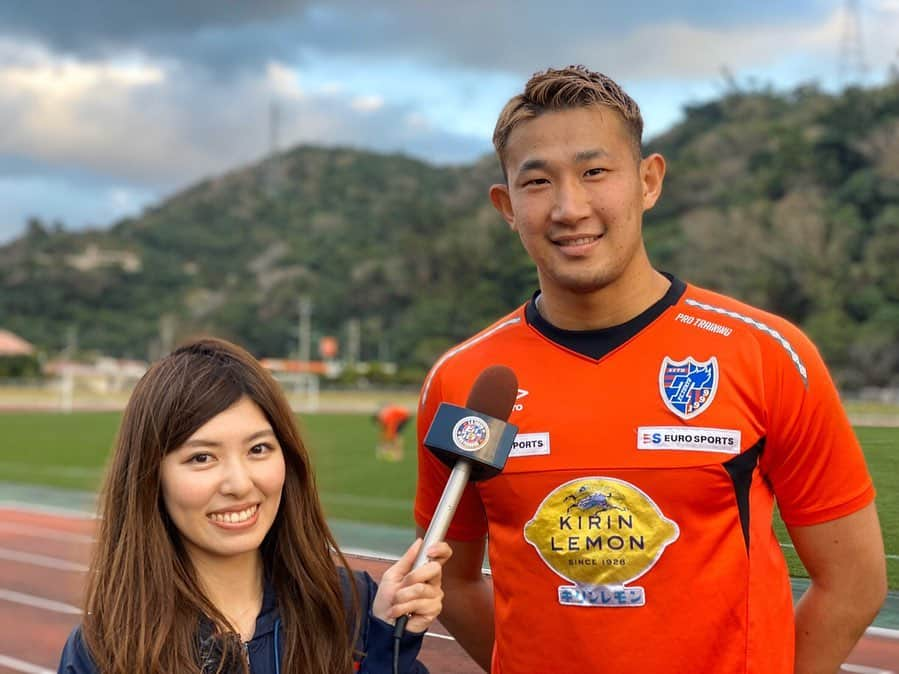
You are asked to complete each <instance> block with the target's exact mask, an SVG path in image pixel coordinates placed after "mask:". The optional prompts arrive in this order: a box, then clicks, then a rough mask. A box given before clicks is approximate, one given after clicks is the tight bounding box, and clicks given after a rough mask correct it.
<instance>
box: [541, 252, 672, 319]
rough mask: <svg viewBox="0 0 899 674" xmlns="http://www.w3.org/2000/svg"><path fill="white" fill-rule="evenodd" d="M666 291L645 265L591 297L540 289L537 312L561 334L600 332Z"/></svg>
mask: <svg viewBox="0 0 899 674" xmlns="http://www.w3.org/2000/svg"><path fill="white" fill-rule="evenodd" d="M670 287H671V282H670V281H669V280H668V279H667V278H666V277H665V276H663V275H662V274H660V273H659V272H657V271H656V270H655V269H653V268H652V267H650V266H648V265H647V266H646V267H645V269H640V270H639V271H638V272H635V273H632V274H628V275H627V277H626V278H625V276H624V275H623V276H621V277H619V278H618V279H616V280H615V281H614V282H613V283H611V284H609V285H608V286H605V287H604V288H601V289H599V290H596V291H595V292H592V293H585V294H576V293H566V292H564V291H563V292H559V291H557V290H555V289H546V290H544V289H543V288H541V293H540V295H539V296H538V298H537V311H539V312H540V315H541V316H542V317H543V318H544V319H546V321H547V322H549V323H551V324H552V325H554V326H555V327H557V328H560V329H562V330H600V329H603V328H610V327H612V326H615V325H621V324H622V323H626V322H627V321H629V320H631V319H632V318H635V317H637V316H639V315H640V314H641V313H643V312H644V311H646V310H647V309H648V308H649V307H651V306H652V305H653V304H655V303H656V302H658V301H659V300H660V299H662V297H664V296H665V293H666V292H668V288H670Z"/></svg>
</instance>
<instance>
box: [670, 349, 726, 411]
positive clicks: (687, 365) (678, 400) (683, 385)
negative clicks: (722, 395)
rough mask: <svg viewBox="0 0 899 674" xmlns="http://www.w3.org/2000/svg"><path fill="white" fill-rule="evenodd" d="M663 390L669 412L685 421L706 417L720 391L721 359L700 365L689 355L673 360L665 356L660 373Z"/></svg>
mask: <svg viewBox="0 0 899 674" xmlns="http://www.w3.org/2000/svg"><path fill="white" fill-rule="evenodd" d="M659 391H660V392H661V394H662V400H664V401H665V405H667V406H668V409H669V410H671V411H672V412H674V413H675V414H676V415H677V416H679V417H680V418H681V419H691V418H693V417H695V416H696V415H697V414H702V413H703V412H704V411H705V410H706V409H707V408H708V407H709V405H711V404H712V400H714V398H715V393H716V392H717V391H718V359H717V358H715V357H714V356H712V357H711V358H709V359H708V360H706V361H703V362H699V361H697V360H695V359H694V358H693V357H691V356H688V357H687V358H686V359H684V360H672V359H671V358H668V357H667V356H665V358H664V359H663V360H662V367H661V369H660V370H659Z"/></svg>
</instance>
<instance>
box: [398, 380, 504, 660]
mask: <svg viewBox="0 0 899 674" xmlns="http://www.w3.org/2000/svg"><path fill="white" fill-rule="evenodd" d="M517 395H518V378H517V377H516V376H515V373H514V372H513V371H512V370H511V369H510V368H508V367H506V366H505V365H491V366H490V367H488V368H486V369H485V370H483V371H482V372H481V374H479V375H478V377H477V379H475V381H474V384H472V387H471V391H470V392H469V394H468V400H467V401H466V402H465V407H459V406H458V405H452V404H450V403H440V407H438V408H437V413H436V414H435V415H434V419H433V420H432V421H431V426H430V428H429V429H428V434H427V435H426V436H425V439H424V445H425V447H427V448H428V449H429V450H431V452H432V453H433V454H434V455H435V456H436V457H437V458H438V459H440V460H441V461H442V462H443V463H445V464H446V465H447V466H451V467H452V469H453V470H452V472H451V473H450V476H449V479H448V480H447V482H446V487H444V489H443V495H442V496H441V497H440V502H439V503H438V504H437V509H436V510H435V511H434V516H433V517H432V518H431V523H430V525H428V530H427V531H426V532H425V537H424V540H423V541H422V542H421V548H420V549H419V551H418V556H417V557H416V558H415V563H414V564H413V565H412V569H413V570H415V569H417V568H418V567H420V566H422V565H423V564H425V563H426V562H427V561H428V554H427V549H428V548H429V547H430V546H431V545H433V544H434V543H437V542H439V541H442V540H443V538H444V536H446V531H447V529H448V528H449V525H450V521H451V520H452V519H453V515H454V514H455V513H456V506H458V505H459V500H460V499H461V498H462V492H463V491H464V490H465V485H466V484H467V483H468V481H469V480H471V481H473V482H477V481H480V480H486V479H489V478H491V477H494V476H496V475H498V474H499V472H500V471H501V470H502V469H503V467H504V466H505V465H506V459H508V458H509V452H510V451H511V450H512V445H513V443H514V442H515V436H516V435H517V434H518V427H517V426H515V425H514V424H510V423H507V422H506V419H508V418H509V415H510V414H511V413H512V407H513V406H514V405H515V399H516V397H517ZM408 620H409V616H400V617H399V618H397V621H396V626H395V628H394V631H393V637H394V639H395V640H398V639H399V638H400V637H402V635H403V632H404V631H405V629H406V623H407V622H408ZM395 643H396V642H395Z"/></svg>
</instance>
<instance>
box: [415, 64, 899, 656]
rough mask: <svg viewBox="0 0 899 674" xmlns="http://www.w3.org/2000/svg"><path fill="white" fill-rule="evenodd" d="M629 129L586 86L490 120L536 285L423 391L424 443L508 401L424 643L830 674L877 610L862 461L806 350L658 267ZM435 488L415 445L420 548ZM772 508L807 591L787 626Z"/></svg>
mask: <svg viewBox="0 0 899 674" xmlns="http://www.w3.org/2000/svg"><path fill="white" fill-rule="evenodd" d="M642 128H643V121H642V117H641V114H640V110H639V108H638V106H637V104H636V103H635V102H634V101H633V99H631V97H630V96H628V95H627V94H626V93H625V92H624V91H623V90H622V89H621V87H620V86H619V85H618V84H616V83H615V82H614V81H612V80H611V79H610V78H608V77H607V76H605V75H602V74H600V73H597V72H593V71H590V70H589V69H587V68H585V67H583V66H571V67H567V68H561V69H549V70H546V71H544V72H540V73H537V74H535V75H534V76H533V77H532V78H531V79H530V80H529V81H528V82H527V84H526V85H525V87H524V91H523V92H522V93H521V94H519V95H516V96H514V97H513V98H512V99H511V100H510V101H509V102H508V103H507V104H506V106H505V107H504V108H503V110H502V112H501V113H500V116H499V120H498V122H497V124H496V129H495V132H494V136H493V140H494V145H495V148H496V152H497V155H498V157H499V161H500V164H501V166H502V170H503V173H504V176H505V182H503V183H501V184H497V185H494V186H492V187H491V188H490V199H491V201H492V203H493V205H494V206H495V207H496V209H497V210H498V211H499V213H500V214H501V215H502V217H503V218H504V219H505V220H506V222H507V223H508V224H509V227H510V228H511V229H512V230H513V231H515V232H516V233H517V234H518V236H519V238H520V239H521V242H522V244H523V245H524V248H525V250H526V251H527V253H528V255H529V256H530V258H531V260H532V261H533V262H534V264H535V266H536V269H537V277H538V281H539V289H538V290H537V291H536V292H534V293H533V296H532V297H531V299H530V300H529V301H527V302H526V303H525V304H524V305H522V306H521V307H519V308H518V309H516V310H515V311H513V312H512V313H511V314H509V315H507V316H505V317H504V318H501V319H500V320H499V321H497V322H496V323H494V324H493V325H492V326H490V327H488V328H487V329H485V330H484V331H482V332H481V333H479V334H478V335H476V336H474V337H472V338H471V339H469V340H467V341H465V342H463V343H461V344H460V345H458V346H456V347H454V348H452V349H450V350H449V351H448V352H447V353H446V354H445V355H443V356H442V357H441V358H440V359H439V360H438V361H437V362H436V363H435V365H434V366H433V368H432V369H431V372H430V373H429V375H428V377H427V379H426V380H425V382H424V384H423V387H422V391H421V398H420V406H419V411H418V430H419V441H421V439H422V438H423V437H424V434H425V432H426V431H427V429H428V427H429V425H430V423H431V420H432V418H433V416H434V413H435V411H436V409H437V407H438V405H439V404H440V402H442V401H447V402H450V403H455V404H463V403H464V401H465V399H466V395H467V393H468V390H469V389H470V387H471V385H472V382H473V380H474V379H475V377H476V375H477V374H478V373H479V372H480V371H481V370H482V369H483V368H484V367H486V366H488V365H493V364H504V365H507V366H509V367H511V368H512V370H513V371H514V372H515V373H516V375H517V377H518V382H519V386H520V387H521V388H520V390H519V392H518V399H517V401H516V404H515V407H514V409H513V411H512V414H511V417H510V422H511V423H513V424H516V425H517V426H518V428H519V435H518V437H517V439H516V444H515V447H514V448H513V450H512V453H511V455H510V457H509V459H508V462H507V463H506V467H505V470H504V471H503V472H502V473H501V474H500V475H499V476H498V477H495V478H494V479H491V480H487V481H483V482H478V483H476V484H469V485H468V486H467V488H466V490H465V493H464V494H463V497H462V501H461V503H460V504H459V506H458V510H457V512H456V517H455V519H454V520H453V523H452V525H451V526H450V529H449V532H448V534H447V539H448V542H449V543H450V545H451V546H452V548H453V558H452V561H451V562H450V563H449V564H447V566H446V568H445V569H444V587H445V590H446V600H445V604H446V605H445V609H444V612H443V614H442V615H441V622H442V623H443V624H444V625H445V626H447V628H448V629H449V630H450V632H451V633H452V634H453V635H454V636H455V637H456V639H457V640H458V641H459V643H460V644H462V646H463V647H465V648H466V649H467V650H468V652H469V653H471V654H472V656H473V657H474V658H475V659H476V660H477V662H479V663H480V664H481V666H482V667H483V668H484V669H490V668H491V667H492V672H494V673H495V674H528V673H534V674H544V673H545V672H584V671H595V670H596V669H597V668H599V669H600V670H602V671H607V672H626V671H639V672H641V673H642V674H671V673H673V672H715V673H716V674H735V673H736V672H740V673H741V674H793V673H794V672H796V673H797V674H824V673H828V674H833V673H835V672H836V671H837V670H838V669H839V668H840V665H841V663H842V662H843V661H844V658H845V657H846V656H847V654H848V653H849V652H850V651H851V649H852V647H853V645H854V644H855V643H856V641H857V639H858V638H859V637H860V636H861V634H862V632H863V631H864V629H865V627H866V626H867V625H868V624H869V623H870V621H871V620H872V619H873V618H874V616H875V615H876V613H877V611H878V609H879V607H880V606H881V604H882V602H883V600H884V596H885V592H886V570H885V558H884V549H883V541H882V536H881V532H880V528H879V524H878V518H877V512H876V510H875V507H874V488H873V486H872V482H871V478H870V475H869V474H868V470H867V468H866V465H865V461H864V457H863V455H862V452H861V448H860V447H859V444H858V441H857V440H856V437H855V435H854V434H853V431H852V428H851V426H850V425H849V422H848V420H847V418H846V415H845V413H844V411H843V409H842V406H841V404H840V400H839V397H838V395H837V392H836V390H835V387H834V385H833V383H832V382H831V379H830V377H829V375H828V372H827V370H826V368H825V366H824V364H823V362H822V360H821V358H820V356H819V354H818V352H817V350H816V349H815V347H814V346H813V345H812V344H811V342H810V341H809V340H808V338H807V337H806V336H805V335H804V334H803V333H802V332H801V331H800V330H799V329H797V328H796V327H795V326H793V325H791V324H790V323H789V322H787V321H786V320H784V319H782V318H780V317H778V316H774V315H771V314H769V313H766V312H764V311H760V310H759V309H756V308H754V307H751V306H747V305H746V304H743V303H741V302H738V301H736V300H734V299H731V298H729V297H725V296H722V295H719V294H716V293H713V292H710V291H708V290H704V289H701V288H698V287H695V286H693V285H691V284H689V283H685V282H684V281H682V280H680V279H678V278H677V277H675V276H673V275H670V274H665V273H661V272H659V271H657V270H656V269H654V268H653V266H652V264H651V263H650V260H649V257H648V255H647V252H646V247H645V245H644V240H643V234H642V222H643V214H644V212H645V211H647V210H648V209H650V208H652V207H653V205H654V204H655V203H656V201H657V200H658V198H659V196H660V195H661V192H662V182H663V179H664V176H665V160H664V158H662V157H661V156H660V155H658V154H649V155H648V156H645V157H644V156H643V154H642V150H641V135H642ZM732 254H733V255H734V257H737V256H739V255H741V251H739V250H734V251H733V252H732ZM447 473H448V470H447V468H446V467H445V466H444V465H443V464H442V463H441V462H440V461H439V460H437V459H436V458H435V457H433V456H432V455H430V453H429V452H427V451H425V449H424V447H423V446H420V447H419V477H418V489H417V496H416V504H415V517H416V520H417V523H418V525H419V527H420V528H421V529H422V530H423V529H425V528H426V527H427V525H428V523H429V522H430V520H431V517H432V516H433V512H434V509H435V506H436V504H437V503H438V500H439V498H440V495H441V493H442V490H443V486H444V484H445V483H446V479H447ZM775 503H776V504H777V506H778V508H779V511H780V515H781V516H782V518H783V520H784V522H785V523H786V525H787V529H788V530H789V535H790V538H791V539H792V544H793V546H795V550H796V553H797V554H798V556H799V558H800V559H801V561H802V563H803V564H804V566H805V568H806V569H807V571H808V574H809V578H810V581H811V583H810V586H809V588H808V590H807V591H806V592H805V593H804V595H803V596H802V598H801V599H800V600H799V602H798V603H797V604H796V606H795V608H794V606H793V602H792V597H791V591H790V580H789V576H788V572H787V565H786V562H785V560H784V556H783V554H782V552H781V548H780V545H779V543H778V540H777V538H776V537H775V534H774V532H773V530H772V513H773V510H774V506H775ZM487 541H489V555H490V566H491V570H492V580H488V579H487V578H485V576H484V575H483V574H482V573H481V566H482V561H483V556H484V547H485V544H486V542H487ZM489 616H493V619H492V620H491V619H490V617H489ZM494 626H495V630H494Z"/></svg>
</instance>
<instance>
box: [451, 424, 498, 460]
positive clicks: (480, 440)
mask: <svg viewBox="0 0 899 674" xmlns="http://www.w3.org/2000/svg"><path fill="white" fill-rule="evenodd" d="M489 439H490V428H489V427H488V426H487V422H486V421H484V420H483V419H481V417H463V418H462V419H459V421H457V422H456V425H455V426H453V442H454V443H455V444H456V447H458V448H459V449H464V450H465V451H466V452H476V451H478V450H479V449H482V448H483V447H484V445H486V444H487V441H488V440H489Z"/></svg>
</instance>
